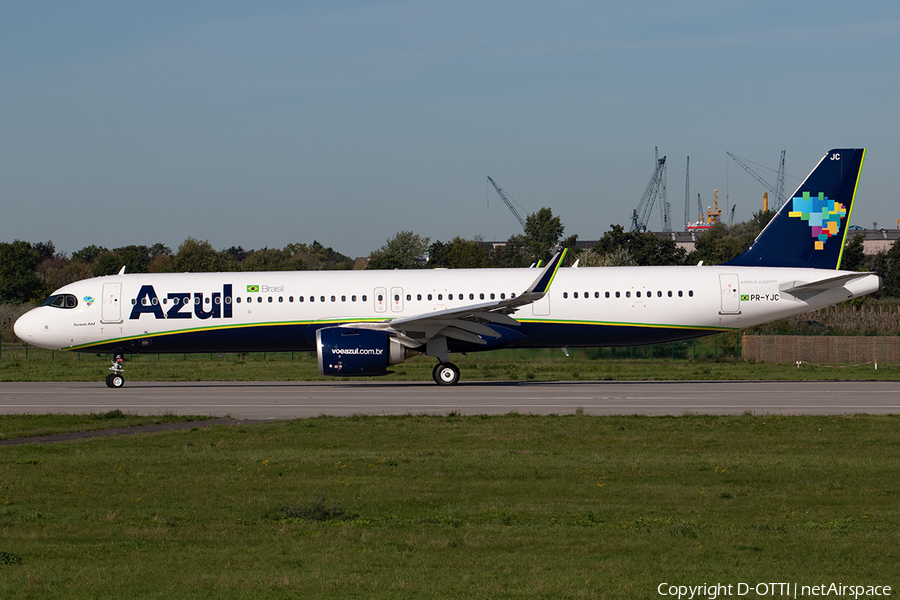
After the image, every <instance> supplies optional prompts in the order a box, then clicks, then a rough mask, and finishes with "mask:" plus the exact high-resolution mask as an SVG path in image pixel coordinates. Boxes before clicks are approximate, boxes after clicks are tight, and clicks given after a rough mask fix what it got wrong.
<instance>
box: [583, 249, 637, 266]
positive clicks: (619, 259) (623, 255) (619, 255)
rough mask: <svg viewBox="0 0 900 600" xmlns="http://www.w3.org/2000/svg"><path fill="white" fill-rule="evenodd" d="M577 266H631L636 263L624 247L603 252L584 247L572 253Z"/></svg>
mask: <svg viewBox="0 0 900 600" xmlns="http://www.w3.org/2000/svg"><path fill="white" fill-rule="evenodd" d="M574 258H575V260H577V261H578V266H579V267H633V266H636V265H637V262H636V261H635V260H634V257H632V256H631V254H629V252H628V250H626V249H625V248H617V249H615V250H612V251H610V252H607V253H605V254H600V253H599V252H595V251H594V249H593V248H586V249H584V250H581V251H579V252H577V253H575V255H574Z"/></svg>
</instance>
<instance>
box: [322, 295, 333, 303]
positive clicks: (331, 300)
mask: <svg viewBox="0 0 900 600" xmlns="http://www.w3.org/2000/svg"><path fill="white" fill-rule="evenodd" d="M335 300H336V298H335V297H334V296H332V297H331V301H332V302H334V301H335ZM322 302H325V301H324V300H322Z"/></svg>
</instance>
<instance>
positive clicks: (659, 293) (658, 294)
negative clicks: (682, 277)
mask: <svg viewBox="0 0 900 600" xmlns="http://www.w3.org/2000/svg"><path fill="white" fill-rule="evenodd" d="M656 297H657V298H662V290H659V291H657V292H656Z"/></svg>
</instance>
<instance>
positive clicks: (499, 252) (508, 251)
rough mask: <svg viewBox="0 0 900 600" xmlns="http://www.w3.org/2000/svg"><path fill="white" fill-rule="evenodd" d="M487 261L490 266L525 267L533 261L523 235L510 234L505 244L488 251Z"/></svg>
mask: <svg viewBox="0 0 900 600" xmlns="http://www.w3.org/2000/svg"><path fill="white" fill-rule="evenodd" d="M488 261H489V263H490V266H492V267H501V268H517V267H527V266H529V265H531V264H532V263H534V262H535V259H534V258H533V257H532V254H531V252H530V251H529V250H528V248H527V246H526V241H525V236H524V235H518V234H515V235H511V236H510V237H509V239H508V240H506V243H505V244H502V245H497V246H494V247H492V248H491V249H490V250H489V251H488Z"/></svg>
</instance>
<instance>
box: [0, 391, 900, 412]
mask: <svg viewBox="0 0 900 600" xmlns="http://www.w3.org/2000/svg"><path fill="white" fill-rule="evenodd" d="M113 409H120V410H122V411H123V412H127V413H134V414H145V415H154V414H161V413H175V414H182V415H204V416H216V417H226V416H228V417H231V418H233V419H252V420H266V419H272V420H275V419H294V418H301V417H315V416H319V415H333V416H342V415H352V414H368V415H398V414H426V413H427V414H447V413H448V412H451V411H456V412H458V413H460V414H504V413H507V412H511V411H518V412H521V413H531V414H551V413H555V414H568V413H573V412H575V411H576V410H577V409H582V410H583V411H584V412H585V414H591V415H612V414H616V415H624V414H643V415H664V414H665V415H683V414H685V413H702V414H740V413H743V412H744V411H751V412H753V413H758V414H764V413H772V414H784V415H792V414H851V413H870V414H888V413H894V414H898V413H900V382H750V381H740V382H709V381H703V382H680V381H679V382H652V383H648V382H551V383H541V382H490V383H478V382H463V383H460V384H459V385H457V386H454V387H450V388H444V387H438V386H437V385H435V384H434V383H431V382H428V383H426V382H421V383H418V382H417V383H380V382H376V383H367V382H350V383H347V382H325V383H322V382H315V383H310V382H191V383H158V382H131V381H129V382H127V383H126V384H125V387H124V388H121V389H117V390H116V389H110V388H107V387H106V385H105V384H104V383H103V382H89V383H0V413H7V414H8V413H90V412H106V411H109V410H113Z"/></svg>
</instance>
